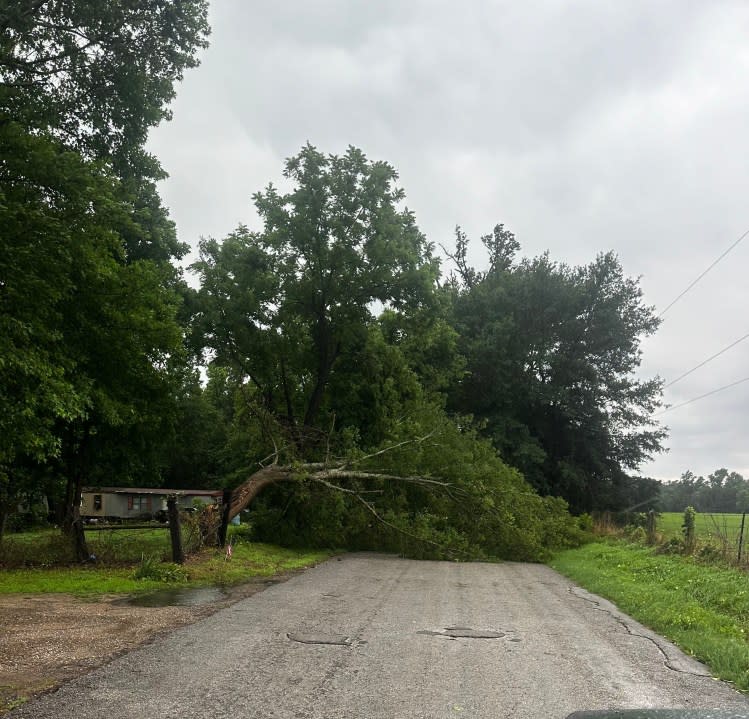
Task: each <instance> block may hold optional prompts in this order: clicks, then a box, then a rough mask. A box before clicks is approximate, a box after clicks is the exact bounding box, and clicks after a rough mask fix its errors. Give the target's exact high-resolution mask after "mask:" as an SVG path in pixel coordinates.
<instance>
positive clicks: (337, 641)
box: [286, 634, 353, 647]
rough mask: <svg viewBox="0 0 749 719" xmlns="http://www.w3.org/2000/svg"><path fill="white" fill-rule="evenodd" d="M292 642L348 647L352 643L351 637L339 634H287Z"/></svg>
mask: <svg viewBox="0 0 749 719" xmlns="http://www.w3.org/2000/svg"><path fill="white" fill-rule="evenodd" d="M286 636H287V637H288V638H289V639H291V641H292V642H299V643H300V644H330V645H333V646H340V647H350V646H351V644H352V643H353V640H352V639H351V637H346V636H343V635H341V634H287V635H286Z"/></svg>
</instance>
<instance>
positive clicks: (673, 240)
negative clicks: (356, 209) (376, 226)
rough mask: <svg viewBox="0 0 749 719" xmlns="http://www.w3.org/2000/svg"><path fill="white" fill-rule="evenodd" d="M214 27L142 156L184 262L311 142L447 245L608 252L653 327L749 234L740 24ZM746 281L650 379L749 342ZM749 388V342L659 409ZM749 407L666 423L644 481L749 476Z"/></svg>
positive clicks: (686, 8)
mask: <svg viewBox="0 0 749 719" xmlns="http://www.w3.org/2000/svg"><path fill="white" fill-rule="evenodd" d="M212 21H213V26H214V33H213V37H212V46H211V48H209V49H208V50H207V51H206V53H205V55H204V61H203V65H202V67H200V68H199V69H197V70H194V71H192V72H191V73H190V74H188V75H187V76H186V78H185V81H184V83H183V84H182V86H181V87H180V88H179V94H178V97H177V99H176V101H175V104H174V120H173V122H171V123H169V124H167V125H164V126H162V127H160V128H158V129H157V130H156V131H155V132H154V133H153V135H152V141H151V146H152V149H153V151H154V152H155V153H156V154H157V155H158V156H159V157H160V158H161V160H162V162H163V164H164V165H165V167H166V168H167V169H168V170H169V172H170V173H171V179H170V180H169V181H168V182H166V183H164V185H163V188H162V191H163V196H164V199H165V202H166V203H167V204H168V205H169V206H170V207H171V209H172V212H173V216H174V218H175V219H176V220H177V223H178V227H179V229H180V234H181V236H182V239H183V240H186V241H189V242H191V243H193V244H195V243H196V242H197V239H198V237H199V236H201V235H213V236H219V237H220V236H222V235H224V234H226V233H227V232H228V231H230V230H231V229H232V228H233V227H234V226H236V224H237V223H238V222H240V221H242V222H246V223H248V224H250V225H251V224H252V223H253V221H254V217H255V216H254V212H253V211H252V208H251V202H250V197H251V194H252V193H253V192H254V191H256V190H258V189H260V188H261V187H263V186H264V185H265V184H267V182H268V181H270V180H274V181H276V180H278V178H279V177H280V171H281V165H282V161H283V158H284V157H286V156H289V155H291V154H293V153H294V152H296V151H297V150H298V148H299V147H300V146H301V145H302V144H303V143H304V142H306V141H307V140H309V141H311V142H312V143H313V144H316V145H317V146H318V147H320V148H321V149H323V150H325V151H329V152H340V151H342V150H344V149H345V147H346V145H348V144H354V145H357V146H359V147H361V148H362V149H364V150H365V151H366V152H367V153H368V154H369V155H370V156H372V157H376V158H378V159H386V160H388V161H390V162H391V163H392V164H393V165H395V167H397V168H398V170H399V171H400V174H401V181H402V184H403V186H404V188H405V189H406V191H407V194H408V205H409V206H410V207H411V208H412V209H414V210H415V212H416V215H417V219H418V221H419V223H420V225H421V226H422V228H423V229H424V230H425V232H426V233H427V236H428V237H429V238H430V239H432V240H433V241H435V242H443V243H449V242H450V241H451V239H452V230H453V227H454V226H455V224H456V223H460V224H461V225H463V226H464V228H465V229H466V230H467V231H468V232H469V235H471V236H473V237H476V238H477V239H478V236H479V235H480V234H482V233H484V232H486V231H488V230H489V229H490V228H491V227H492V226H493V225H494V224H495V223H496V222H504V223H505V224H506V225H507V226H508V227H510V228H511V229H512V230H513V231H514V232H515V233H516V234H517V236H518V238H519V239H520V241H521V243H522V244H523V249H524V251H525V252H526V253H527V254H537V253H539V252H542V251H544V250H546V249H549V250H550V252H551V254H552V256H553V257H554V258H555V259H558V260H560V261H565V262H568V263H581V262H587V261H590V260H591V259H593V257H594V256H595V254H596V253H597V252H599V251H604V250H609V249H613V250H615V251H616V252H617V253H618V254H619V255H620V257H621V259H622V262H623V264H624V267H625V270H626V271H627V272H628V273H630V274H633V275H642V286H643V289H644V291H645V298H646V301H647V302H648V303H651V304H653V305H655V306H656V307H664V306H665V305H666V304H667V303H668V302H669V301H670V300H671V299H673V297H675V296H676V294H677V293H678V292H679V291H681V290H682V289H683V288H684V287H685V286H686V285H687V284H688V283H689V282H690V281H691V280H692V279H694V277H696V276H697V275H698V274H699V272H700V271H701V270H703V269H704V268H705V267H706V266H707V265H708V264H709V263H710V262H711V261H712V260H713V259H714V258H715V257H717V256H718V254H720V252H722V251H723V250H724V249H725V248H726V247H728V246H729V245H730V244H731V243H732V242H733V241H734V240H735V239H736V238H737V237H738V236H739V235H740V234H741V232H743V231H744V230H745V229H747V227H749V210H748V209H747V205H746V188H747V187H749V167H748V166H747V164H746V162H745V158H746V157H747V156H749V134H747V133H746V126H747V119H749V84H747V82H746V77H747V70H749V50H747V49H746V47H747V46H746V43H745V38H746V34H747V29H749V6H747V5H746V4H745V3H743V2H717V1H716V2H707V1H704V2H702V1H701V2H697V1H689V2H687V1H685V0H671V1H668V0H664V1H663V2H659V3H651V2H630V3H618V2H609V3H602V2H598V1H593V0H590V1H589V2H562V1H561V0H560V1H559V2H554V1H551V0H549V1H547V2H534V3H517V2H489V0H484V1H481V2H474V3H467V4H458V3H453V2H450V3H448V2H433V1H431V0H430V1H429V2H427V0H421V1H414V2H409V3H401V2H378V3H365V2H354V1H352V0H337V1H332V0H330V1H328V2H302V1H301V0H299V1H297V2H286V3H278V4H271V3H260V2H245V1H242V0H216V2H214V4H213V7H212ZM473 252H474V255H473V260H474V261H475V262H477V263H480V262H482V255H481V252H480V249H479V248H478V247H476V248H475V249H474V250H473ZM748 259H749V240H747V241H746V243H744V244H742V245H740V246H739V247H737V249H736V250H735V251H734V252H732V253H731V255H730V256H729V257H728V258H727V259H726V261H724V262H723V263H721V264H720V265H719V266H718V267H716V269H715V270H714V271H713V272H712V273H711V274H710V275H708V277H706V278H705V280H704V281H703V282H702V283H700V285H698V287H696V288H695V289H694V290H693V291H692V292H691V293H689V295H687V296H686V297H685V298H684V299H683V300H682V301H681V302H679V303H678V304H677V305H676V306H674V307H673V308H672V309H671V310H670V311H669V312H668V313H667V315H666V318H665V321H664V323H663V326H662V328H661V330H660V331H659V333H658V335H657V336H656V337H654V338H651V339H649V340H647V341H646V342H645V343H644V345H643V348H644V361H643V376H652V375H653V374H660V375H661V376H663V377H665V378H667V379H668V378H672V377H674V376H677V375H678V374H680V373H681V372H683V371H684V370H686V369H689V368H690V367H692V366H694V365H695V364H697V363H698V362H700V361H701V360H703V359H704V358H705V357H707V356H709V355H710V354H712V353H714V352H715V351H717V350H718V349H720V348H721V347H722V346H724V345H726V344H728V343H729V342H731V341H733V340H734V339H736V338H737V337H739V336H740V335H742V334H744V333H745V332H747V331H749V327H748V326H747V324H746V323H745V320H744V315H745V312H744V310H745V308H746V306H747V300H748V299H749V290H747V283H746V279H745V274H746V273H745V269H744V268H746V267H747V260H748ZM746 375H749V342H747V343H746V345H741V346H739V347H737V348H736V349H735V350H734V351H732V352H730V353H728V354H727V355H726V356H724V357H722V358H721V359H720V360H717V361H716V362H714V363H711V364H710V365H708V366H707V367H705V368H704V369H702V370H700V371H699V372H695V373H694V374H693V375H691V376H690V377H689V378H687V379H685V380H684V381H683V382H681V383H679V384H677V385H675V386H674V387H673V388H672V389H669V390H668V391H667V399H668V401H669V402H670V403H672V404H678V403H679V402H681V401H685V400H687V399H690V398H691V397H694V396H697V395H699V394H702V393H704V392H708V391H710V390H712V389H714V388H715V387H717V386H720V385H721V384H727V383H729V382H731V381H733V380H736V379H739V378H740V377H743V376H746ZM747 400H749V383H747V384H746V385H742V386H739V387H737V388H735V389H734V390H729V391H728V392H726V393H723V394H720V395H716V396H715V397H711V398H709V399H706V400H704V401H702V402H698V403H694V404H693V405H690V406H689V407H686V408H683V409H680V410H674V411H673V412H671V413H667V414H665V415H663V420H664V422H666V423H667V424H668V425H669V426H670V428H671V438H670V440H669V445H670V447H671V452H670V453H669V454H667V455H664V456H662V457H660V458H659V459H658V460H656V461H655V462H654V463H652V464H651V465H648V466H645V467H643V468H642V470H643V472H646V473H650V474H652V475H654V476H659V477H674V476H678V474H679V473H681V472H682V471H684V470H685V469H688V468H689V469H692V470H693V471H695V472H698V473H708V472H710V471H712V470H713V469H715V468H716V467H718V466H727V467H729V468H731V469H736V470H738V471H741V472H743V473H745V474H747V475H749V450H747V449H746V447H747V443H746V441H745V439H744V437H742V432H744V431H745V429H746V427H747V426H749V422H748V421H747V419H748V418H749V409H747Z"/></svg>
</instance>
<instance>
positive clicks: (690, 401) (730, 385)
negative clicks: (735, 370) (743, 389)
mask: <svg viewBox="0 0 749 719" xmlns="http://www.w3.org/2000/svg"><path fill="white" fill-rule="evenodd" d="M743 382H749V377H744V379H740V380H737V381H736V382H731V384H727V385H724V386H723V387H718V389H714V390H712V391H711V392H706V393H705V394H701V395H700V396H699V397H693V398H692V399H690V400H687V401H686V402H682V403H681V404H675V405H673V406H672V407H666V409H663V410H661V411H660V412H656V413H655V415H654V416H658V415H660V414H665V413H666V412H670V411H671V410H674V409H679V408H680V407H686V406H687V405H688V404H692V402H697V401H698V400H701V399H705V397H710V396H711V395H713V394H718V392H722V391H723V390H725V389H730V388H731V387H735V386H736V385H739V384H742V383H743Z"/></svg>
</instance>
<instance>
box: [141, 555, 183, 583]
mask: <svg viewBox="0 0 749 719" xmlns="http://www.w3.org/2000/svg"><path fill="white" fill-rule="evenodd" d="M133 577H134V578H135V579H155V580H156V581H158V582H186V581H187V578H188V577H187V570H186V569H185V568H184V567H181V566H180V565H179V564H172V563H170V562H164V563H162V562H160V561H159V558H158V557H157V556H156V555H153V554H149V555H145V554H144V555H143V556H142V557H141V560H140V564H139V565H138V566H137V567H136V568H135V572H133Z"/></svg>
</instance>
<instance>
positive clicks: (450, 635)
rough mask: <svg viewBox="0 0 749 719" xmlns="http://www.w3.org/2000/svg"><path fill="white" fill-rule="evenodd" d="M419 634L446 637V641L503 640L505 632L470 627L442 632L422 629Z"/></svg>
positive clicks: (449, 628)
mask: <svg viewBox="0 0 749 719" xmlns="http://www.w3.org/2000/svg"><path fill="white" fill-rule="evenodd" d="M416 633H417V634H426V635H427V636H431V637H444V638H445V639H501V638H502V637H504V636H505V634H504V632H492V631H489V630H486V629H471V628H470V627H445V629H443V630H442V631H441V632H435V631H432V630H431V629H422V630H421V631H419V632H416Z"/></svg>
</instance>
